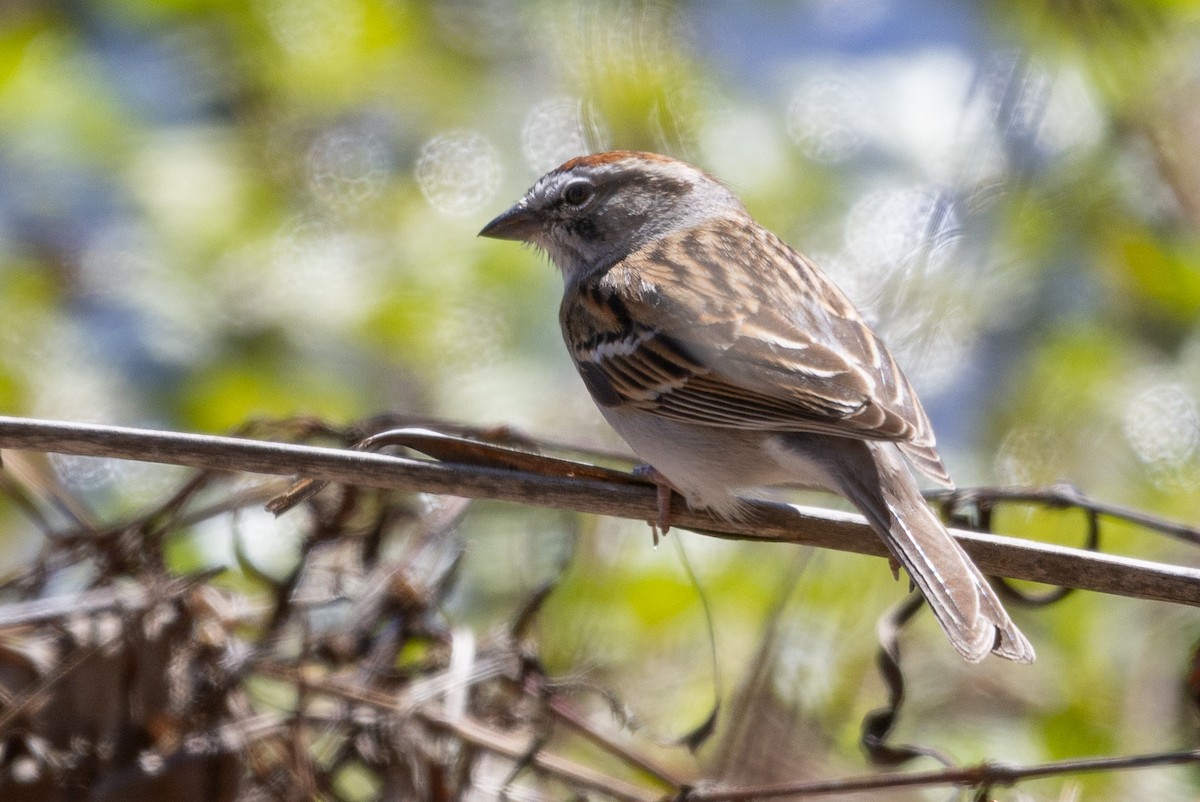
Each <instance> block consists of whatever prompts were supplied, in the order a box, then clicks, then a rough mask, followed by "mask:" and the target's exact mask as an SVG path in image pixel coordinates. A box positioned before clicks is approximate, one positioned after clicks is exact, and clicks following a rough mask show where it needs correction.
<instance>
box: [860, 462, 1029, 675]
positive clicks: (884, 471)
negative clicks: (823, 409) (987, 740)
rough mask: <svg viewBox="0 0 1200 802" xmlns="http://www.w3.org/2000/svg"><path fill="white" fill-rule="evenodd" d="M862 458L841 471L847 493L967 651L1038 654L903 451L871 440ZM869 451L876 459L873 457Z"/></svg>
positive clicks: (1024, 659) (970, 655)
mask: <svg viewBox="0 0 1200 802" xmlns="http://www.w3.org/2000/svg"><path fill="white" fill-rule="evenodd" d="M863 445H864V446H866V451H865V453H864V452H859V451H858V450H857V449H845V450H843V451H844V453H845V452H849V453H851V454H854V453H855V452H857V454H858V456H859V459H856V460H854V461H855V462H856V463H862V464H854V465H846V466H845V468H846V470H842V471H839V472H838V474H839V476H838V478H839V481H840V483H841V485H842V486H841V488H840V490H841V492H842V493H843V494H844V495H845V496H846V497H847V498H848V499H849V500H850V501H851V502H853V504H854V505H855V506H856V507H857V508H858V509H859V511H860V512H861V513H862V514H863V515H864V516H866V518H867V521H868V522H869V523H870V524H871V527H872V528H873V529H874V530H875V531H876V532H877V533H878V534H879V536H880V537H882V538H883V540H884V542H885V543H887V545H888V548H889V550H890V551H891V552H892V554H894V555H895V557H896V559H897V560H899V561H900V563H901V564H902V565H903V566H904V568H905V570H906V571H907V572H908V574H909V576H910V577H912V580H913V582H914V583H915V584H916V586H917V587H918V588H919V589H920V591H921V593H922V594H924V596H925V598H926V600H927V601H928V602H929V606H930V607H931V608H932V610H933V613H934V615H935V616H936V617H937V620H938V623H939V624H940V625H941V627H942V629H943V630H944V631H945V633H946V636H947V637H948V638H949V639H950V642H951V643H952V644H953V645H954V648H955V649H957V650H958V651H959V653H960V654H962V656H963V657H964V658H966V659H967V660H969V661H971V662H978V661H980V660H982V659H983V658H984V657H986V656H987V654H988V653H989V652H994V653H995V654H997V655H999V656H1001V657H1005V658H1007V659H1009V660H1015V661H1017V662H1021V663H1031V662H1033V659H1034V656H1035V655H1034V651H1033V646H1032V645H1031V644H1030V643H1029V641H1028V640H1027V639H1026V638H1025V636H1024V635H1023V634H1022V633H1021V631H1020V630H1019V629H1017V626H1016V624H1014V623H1013V622H1012V619H1011V618H1009V617H1008V613H1007V612H1006V611H1005V610H1004V607H1003V605H1001V603H1000V599H999V598H997V596H996V594H995V591H993V590H992V588H991V586H990V585H989V584H988V582H987V580H986V579H985V578H984V576H983V574H982V573H980V571H979V569H978V568H977V567H976V566H975V563H973V562H972V561H971V558H970V557H968V556H967V553H966V552H965V551H963V549H962V546H960V545H959V544H958V541H956V540H955V539H954V538H953V537H952V536H951V535H950V533H949V532H947V531H946V528H945V527H944V526H943V525H942V522H941V521H939V520H938V518H937V516H936V515H934V514H933V511H932V510H931V509H930V508H929V505H927V504H926V503H925V501H924V499H922V498H921V494H920V492H919V491H918V489H917V485H916V481H915V480H914V479H913V476H912V473H911V472H910V471H909V470H908V467H907V466H906V465H905V464H904V461H903V458H902V457H901V455H900V450H899V449H898V448H897V447H896V446H895V445H893V444H890V443H863ZM866 458H869V464H867V463H868V459H866Z"/></svg>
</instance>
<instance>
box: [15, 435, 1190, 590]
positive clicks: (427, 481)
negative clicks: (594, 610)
mask: <svg viewBox="0 0 1200 802" xmlns="http://www.w3.org/2000/svg"><path fill="white" fill-rule="evenodd" d="M0 448H13V449H23V450H33V451H43V452H57V453H63V454H75V455H83V456H93V457H109V458H117V459H132V460H142V461H147V462H158V463H165V464H171V465H186V466H191V467H195V468H202V469H209V470H226V471H247V472H251V473H265V474H275V475H292V474H300V475H304V476H308V477H313V478H315V479H321V480H327V481H331V482H341V483H345V484H353V485H364V486H370V487H383V488H402V489H408V490H414V491H423V492H427V493H437V494H445V495H455V496H465V497H469V498H480V499H494V500H502V501H511V502H517V503H522V504H532V505H535V506H542V507H553V508H557V509H570V510H576V511H578V512H586V513H596V514H600V515H611V516H616V517H621V518H630V519H634V520H643V521H645V520H651V519H653V518H654V516H655V511H656V502H655V491H654V488H653V487H651V486H649V485H641V484H637V483H634V482H631V481H629V480H628V478H627V477H622V479H623V480H622V481H615V480H613V481H609V480H604V479H600V478H591V477H590V476H573V475H568V474H564V475H545V474H539V473H533V472H530V471H527V470H517V469H503V468H494V467H480V466H477V465H460V464H447V463H442V462H435V461H429V460H418V459H409V458H403V457H393V456H385V455H382V454H374V453H366V452H361V451H353V450H345V449H332V448H318V447H313V446H301V445H291V444H285V443H274V442H263V441H257V440H247V439H242V438H232V437H215V436H209V435H198V434H183V433H177V432H162V431H150V430H145V429H130V428H123V427H116V426H99V425H92V424H79V423H62V422H55V421H42V420H31V419H25V418H13V417H5V416H0ZM580 467H581V468H582V466H580ZM676 502H677V506H676V507H675V508H674V509H673V510H672V521H673V522H674V523H675V524H676V525H678V526H680V527H684V528H687V529H692V530H694V531H697V532H701V533H704V534H709V535H713V536H716V537H721V538H728V539H735V540H759V541H772V542H792V543H803V544H807V545H813V546H821V547H824V548H832V549H840V550H842V551H851V552H857V553H860V554H871V555H876V556H887V552H886V548H885V546H884V544H883V542H882V541H881V540H880V539H879V538H878V537H876V536H875V534H874V533H873V532H872V531H871V530H870V528H869V527H868V526H867V525H866V524H865V523H864V522H863V520H862V518H861V517H859V516H857V515H851V514H847V513H840V512H833V511H829V510H822V509H814V508H808V507H800V506H796V505H786V504H771V503H767V502H757V501H756V502H751V503H749V504H748V509H749V510H750V513H751V517H750V519H749V520H748V521H746V522H727V521H719V520H716V519H714V518H712V517H710V516H709V515H707V514H705V513H703V512H693V511H691V510H688V509H687V508H686V506H684V505H683V504H682V502H681V501H679V500H678V499H677V500H676ZM954 534H955V536H956V537H958V539H959V540H960V541H961V542H962V544H963V546H964V548H966V550H967V551H968V552H969V553H970V554H971V556H972V558H973V559H974V560H975V561H976V563H977V564H978V565H979V567H980V568H981V569H982V570H983V571H984V572H985V573H989V574H995V575H999V576H1007V577H1011V578H1014V579H1028V580H1034V581H1037V582H1046V583H1049V584H1052V585H1059V586H1064V587H1073V588H1079V589H1082V590H1092V591H1097V592H1101V593H1112V594H1117V595H1122V596H1130V597H1135V598H1144V599H1154V600H1159V601H1170V602H1176V603H1180V604H1188V605H1192V606H1200V570H1198V569H1196V568H1192V567H1184V566H1176V565H1169V564H1164V563H1156V562H1150V561H1146V560H1139V559H1133V558H1128V557H1118V556H1114V555H1108V554H1098V553H1093V552H1088V551H1083V550H1080V549H1072V548H1067V547H1062V546H1053V545H1049V544H1044V543H1035V542H1031V541H1026V540H1021V539H1018V538H1011V537H1002V536H998V535H982V534H977V533H972V532H964V531H961V530H954Z"/></svg>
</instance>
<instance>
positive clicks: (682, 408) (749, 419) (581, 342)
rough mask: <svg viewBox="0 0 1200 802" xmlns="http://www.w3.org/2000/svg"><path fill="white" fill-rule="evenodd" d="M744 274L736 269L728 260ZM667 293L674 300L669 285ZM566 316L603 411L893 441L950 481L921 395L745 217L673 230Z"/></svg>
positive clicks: (588, 292) (599, 281) (586, 285)
mask: <svg viewBox="0 0 1200 802" xmlns="http://www.w3.org/2000/svg"><path fill="white" fill-rule="evenodd" d="M735 259H736V260H739V261H740V262H741V266H742V267H744V268H746V269H744V270H738V271H730V270H728V263H729V260H735ZM664 285H666V286H670V287H671V290H670V291H669V292H667V291H663V290H662V287H663V286H664ZM576 289H577V291H575V292H568V293H566V294H565V296H564V301H563V306H562V309H561V310H560V314H561V318H562V323H563V331H564V332H565V335H566V338H567V342H568V346H569V348H570V349H571V352H572V356H573V357H574V359H575V361H576V364H577V365H578V366H579V369H580V373H581V375H583V377H584V380H585V382H587V384H588V387H589V388H590V389H591V390H592V393H593V395H594V396H595V397H596V399H597V400H598V402H599V403H601V404H604V405H606V406H615V405H617V404H623V405H628V406H631V407H634V408H637V409H643V410H645V411H647V412H651V413H653V414H656V415H661V416H663V417H665V418H670V419H673V420H677V421H682V422H686V423H693V424H699V425H704V426H718V427H728V428H739V429H752V430H760V431H810V432H821V433H826V434H833V435H840V436H846V437H855V438H860V439H868V440H891V441H897V442H898V443H899V444H900V445H901V448H903V449H904V450H905V452H906V454H908V456H909V458H910V459H912V460H913V463H914V465H916V467H917V468H918V469H920V470H921V471H922V472H923V473H926V474H927V475H928V476H930V477H931V478H933V479H935V480H937V481H940V482H943V483H949V477H948V475H947V474H946V470H945V468H944V466H942V463H941V459H940V457H938V454H937V449H936V443H935V440H934V436H933V430H932V427H931V425H930V423H929V420H928V418H927V416H926V415H925V411H924V409H923V408H922V407H921V403H920V401H919V400H918V399H917V396H916V393H915V392H913V390H912V387H911V385H910V384H909V383H908V380H907V379H906V378H905V377H904V374H903V373H902V372H901V370H900V368H899V366H897V364H896V362H895V360H894V359H893V358H892V356H891V354H890V353H889V352H888V350H887V347H886V346H885V345H884V344H883V342H882V341H881V340H880V339H879V337H878V335H877V334H876V333H875V332H874V331H873V330H872V329H871V327H870V326H869V325H868V324H867V323H866V322H865V321H864V320H863V319H862V317H861V316H860V315H859V313H858V312H857V310H855V308H854V306H853V305H852V304H851V303H850V301H849V300H848V299H847V298H846V297H845V295H843V294H842V292H841V291H840V290H839V289H838V288H837V287H836V286H835V285H834V284H833V283H832V282H831V281H830V280H829V279H828V278H827V277H826V276H825V275H824V273H822V272H821V271H820V270H819V269H818V268H817V267H816V265H814V264H813V263H811V262H809V261H808V260H807V259H805V258H804V257H803V256H801V255H800V254H799V253H797V252H796V251H794V250H793V249H792V248H790V247H788V246H787V245H786V244H784V243H783V242H782V241H780V240H779V239H778V238H776V237H775V236H774V235H772V234H771V233H770V232H768V231H767V230H766V229H763V228H762V227H760V226H758V225H757V224H756V223H754V222H753V221H752V220H750V219H749V218H748V217H746V218H729V219H724V220H715V221H713V220H710V221H708V222H707V223H706V224H705V226H704V227H702V228H696V229H690V230H685V231H681V232H676V233H674V234H671V235H668V236H666V237H663V238H661V239H659V240H657V241H655V243H654V244H652V245H650V246H647V247H646V248H644V249H642V250H640V251H638V252H636V253H634V254H632V255H631V256H629V257H627V258H626V259H624V260H622V261H620V262H618V263H616V264H615V265H613V266H612V267H611V268H609V269H608V270H607V271H604V272H602V273H599V274H594V275H592V276H589V277H587V278H585V279H583V283H582V284H580V285H579V286H578V287H577V288H576Z"/></svg>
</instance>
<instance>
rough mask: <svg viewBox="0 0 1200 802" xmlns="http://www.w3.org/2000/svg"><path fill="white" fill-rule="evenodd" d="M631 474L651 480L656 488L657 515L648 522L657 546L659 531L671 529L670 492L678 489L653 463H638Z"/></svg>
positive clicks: (675, 491)
mask: <svg viewBox="0 0 1200 802" xmlns="http://www.w3.org/2000/svg"><path fill="white" fill-rule="evenodd" d="M633 475H634V476H636V477H638V478H639V479H645V480H646V481H647V482H653V483H654V486H655V487H656V488H657V489H658V515H657V516H656V517H655V519H654V520H653V521H651V522H650V531H651V532H653V533H654V545H655V546H657V545H658V535H659V533H660V532H661V533H662V534H663V535H666V534H667V532H669V531H671V494H672V493H678V492H679V490H678V488H676V487H675V486H674V485H673V484H671V483H670V482H669V481H667V477H665V476H663V475H662V474H661V473H659V472H658V469H656V468H655V467H654V466H653V465H639V466H637V467H636V468H634V469H633Z"/></svg>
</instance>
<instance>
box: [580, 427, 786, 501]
mask: <svg viewBox="0 0 1200 802" xmlns="http://www.w3.org/2000/svg"><path fill="white" fill-rule="evenodd" d="M600 411H601V413H602V414H603V415H604V418H605V419H606V420H607V421H608V423H609V425H611V426H612V427H613V428H614V429H616V431H617V433H618V434H620V435H621V437H622V438H624V440H625V442H626V443H628V444H629V447H630V448H632V449H633V451H634V453H635V454H637V455H638V457H639V458H640V459H642V460H645V461H646V462H647V463H649V464H650V465H652V466H653V467H654V468H655V469H656V470H657V471H658V472H659V473H661V474H662V475H663V476H664V477H666V479H667V480H668V481H669V482H670V483H671V484H672V485H674V487H675V489H676V490H678V491H679V492H680V493H681V494H683V496H684V497H685V498H686V499H687V501H688V504H689V505H690V506H692V507H707V508H709V509H711V510H712V511H713V512H716V513H717V514H718V515H722V516H724V517H736V515H737V507H738V501H737V499H736V497H735V494H736V493H737V492H738V491H740V490H747V489H750V488H756V487H765V486H769V485H782V484H806V483H807V482H806V481H805V477H803V476H797V475H796V472H795V470H794V469H795V467H796V466H794V465H792V466H787V467H785V466H783V465H781V464H780V463H779V462H778V461H777V460H776V459H775V454H774V451H775V446H774V443H773V442H772V441H773V440H774V439H775V438H776V437H777V436H776V435H774V434H771V433H767V432H753V431H746V430H738V429H722V428H717V427H712V426H697V425H694V424H688V423H680V422H678V421H673V420H669V419H667V418H662V417H659V416H658V415H651V414H649V413H647V412H641V411H631V410H619V409H613V408H606V407H601V408H600Z"/></svg>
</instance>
